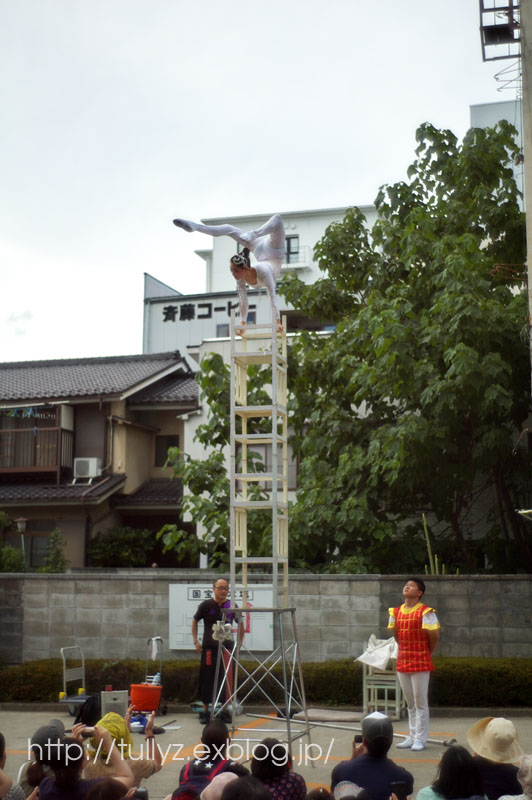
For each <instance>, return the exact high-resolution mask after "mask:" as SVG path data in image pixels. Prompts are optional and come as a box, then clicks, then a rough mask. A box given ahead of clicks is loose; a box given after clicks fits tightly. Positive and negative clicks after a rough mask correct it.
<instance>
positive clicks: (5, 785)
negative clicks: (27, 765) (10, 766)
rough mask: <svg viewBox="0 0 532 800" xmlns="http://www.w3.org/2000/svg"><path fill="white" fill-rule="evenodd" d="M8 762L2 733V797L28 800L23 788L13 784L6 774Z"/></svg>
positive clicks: (0, 764) (0, 743)
mask: <svg viewBox="0 0 532 800" xmlns="http://www.w3.org/2000/svg"><path fill="white" fill-rule="evenodd" d="M6 760H7V753H6V740H5V737H4V735H3V734H2V733H0V797H2V798H3V800H26V795H25V794H24V791H23V789H22V786H20V784H18V783H13V781H12V780H11V778H10V777H9V775H7V774H6V773H5V772H4V767H5V765H6Z"/></svg>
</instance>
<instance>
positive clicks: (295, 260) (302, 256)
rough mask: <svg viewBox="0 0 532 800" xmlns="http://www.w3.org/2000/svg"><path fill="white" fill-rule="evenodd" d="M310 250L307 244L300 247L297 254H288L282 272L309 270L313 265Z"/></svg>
mask: <svg viewBox="0 0 532 800" xmlns="http://www.w3.org/2000/svg"><path fill="white" fill-rule="evenodd" d="M313 263H314V262H313V259H312V248H311V247H309V246H308V244H305V245H302V246H300V248H299V252H297V253H289V254H288V256H287V261H285V263H284V264H283V266H282V269H281V271H282V272H291V271H294V270H295V271H298V270H305V269H311V268H312V265H313Z"/></svg>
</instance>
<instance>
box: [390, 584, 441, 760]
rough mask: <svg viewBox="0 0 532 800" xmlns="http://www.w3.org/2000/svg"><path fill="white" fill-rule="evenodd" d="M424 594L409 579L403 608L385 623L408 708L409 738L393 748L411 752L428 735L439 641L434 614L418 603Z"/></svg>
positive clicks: (420, 747)
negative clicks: (434, 657) (393, 643)
mask: <svg viewBox="0 0 532 800" xmlns="http://www.w3.org/2000/svg"><path fill="white" fill-rule="evenodd" d="M424 593H425V584H424V583H423V581H422V580H421V579H420V578H410V579H409V580H408V581H407V583H406V584H405V586H404V587H403V597H404V603H403V605H401V606H397V608H390V609H389V612H390V618H389V621H388V628H389V629H390V630H391V631H392V633H393V635H394V638H395V640H396V642H397V645H398V650H399V652H398V656H397V676H398V678H399V683H400V684H401V688H402V690H403V694H404V696H405V699H406V704H407V706H408V726H409V736H408V737H407V738H406V739H404V740H403V741H402V742H400V743H399V744H398V745H397V747H408V748H411V749H412V750H424V749H425V742H426V741H427V738H428V735H429V701H428V690H429V678H430V673H431V672H432V670H433V669H434V664H433V663H432V658H431V654H432V653H433V652H434V650H435V648H436V645H437V644H438V640H439V638H440V631H439V629H440V623H439V622H438V617H437V616H436V612H435V611H434V609H433V608H429V607H428V606H425V605H423V603H422V602H421V598H422V597H423V595H424Z"/></svg>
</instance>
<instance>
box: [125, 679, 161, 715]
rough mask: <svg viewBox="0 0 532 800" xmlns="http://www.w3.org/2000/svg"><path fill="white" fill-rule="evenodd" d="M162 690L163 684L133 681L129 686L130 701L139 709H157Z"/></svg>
mask: <svg viewBox="0 0 532 800" xmlns="http://www.w3.org/2000/svg"><path fill="white" fill-rule="evenodd" d="M162 691H163V687H162V686H153V685H152V684H151V683H132V684H131V686H130V687H129V695H130V703H131V705H133V706H135V708H136V709H137V711H157V709H158V708H159V703H160V702H161V693H162Z"/></svg>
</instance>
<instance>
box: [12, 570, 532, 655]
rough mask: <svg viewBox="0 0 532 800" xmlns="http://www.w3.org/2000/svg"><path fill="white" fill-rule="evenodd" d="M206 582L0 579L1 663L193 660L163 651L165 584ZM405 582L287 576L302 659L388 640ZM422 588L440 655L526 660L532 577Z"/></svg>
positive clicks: (187, 576)
mask: <svg viewBox="0 0 532 800" xmlns="http://www.w3.org/2000/svg"><path fill="white" fill-rule="evenodd" d="M213 577H215V575H214V574H213V573H210V572H209V573H206V572H204V571H200V570H188V571H186V570H163V569H160V570H159V569H158V570H145V571H142V570H131V571H127V570H123V571H118V572H115V573H110V572H109V573H104V572H97V573H95V572H80V573H66V574H65V575H41V574H23V575H9V574H0V626H1V630H2V637H0V660H2V661H3V662H7V663H20V662H22V661H31V660H34V659H40V658H57V657H58V656H59V651H60V648H61V647H67V646H69V645H80V646H81V647H82V649H83V651H84V653H85V656H86V658H109V659H115V658H141V659H143V658H145V656H146V640H147V639H148V638H150V637H151V636H162V638H163V639H164V642H165V647H164V650H163V657H164V658H189V657H191V656H192V655H193V653H192V651H191V652H190V653H189V652H186V651H169V650H168V585H169V584H170V583H180V582H183V583H194V582H201V583H204V582H205V581H206V580H210V579H212V578H213ZM407 578H408V576H400V575H385V576H379V575H293V576H291V579H290V587H289V605H290V606H293V607H295V608H296V609H297V611H296V624H297V631H298V639H299V644H300V648H301V653H302V657H303V660H305V661H326V660H328V659H338V658H356V657H357V656H358V655H360V653H361V652H362V650H363V649H364V646H365V643H366V642H367V640H368V638H369V636H370V634H371V633H375V634H377V635H379V636H381V637H383V638H384V637H386V636H387V635H388V634H387V630H386V626H387V622H388V608H389V607H390V606H396V605H399V604H400V602H401V589H402V587H403V585H404V583H405V582H406V580H407ZM262 580H263V581H266V576H264V577H263V579H262ZM254 582H255V579H254ZM257 582H262V581H261V579H260V578H259V579H258V580H257ZM425 582H426V584H427V592H426V595H425V597H424V601H425V602H426V603H427V605H431V606H434V608H435V609H436V610H437V612H438V616H439V618H440V623H441V625H442V634H441V643H440V647H439V649H438V654H439V655H442V656H483V657H500V656H505V657H508V656H509V657H523V658H525V657H527V658H529V657H532V576H530V575H517V576H515V575H498V576H485V575H482V576H439V577H427V578H426V581H425Z"/></svg>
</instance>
